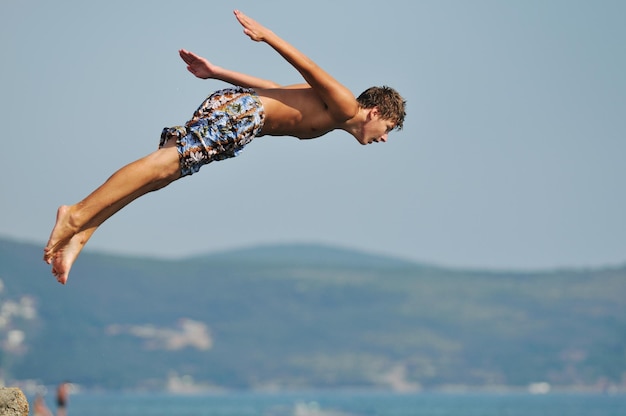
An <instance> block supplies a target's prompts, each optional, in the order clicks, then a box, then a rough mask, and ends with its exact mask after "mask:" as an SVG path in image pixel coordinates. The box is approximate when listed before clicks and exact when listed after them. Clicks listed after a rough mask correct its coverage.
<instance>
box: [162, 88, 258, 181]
mask: <svg viewBox="0 0 626 416" xmlns="http://www.w3.org/2000/svg"><path fill="white" fill-rule="evenodd" d="M264 120H265V111H264V110H263V105H262V104H261V100H260V99H259V97H258V95H257V94H256V92H255V91H254V90H252V89H249V88H242V87H231V88H225V89H223V90H219V91H216V92H214V93H213V94H211V95H210V96H209V97H208V98H207V99H206V100H204V102H203V103H202V104H201V105H200V107H198V109H197V110H196V112H195V113H194V114H193V117H192V118H191V120H189V121H188V122H187V123H185V125H184V126H175V127H166V128H164V129H163V132H162V133H161V140H160V142H159V147H163V146H164V145H165V144H166V143H167V142H169V141H170V140H172V139H175V140H176V145H177V148H178V155H179V157H180V173H181V176H187V175H191V174H193V173H196V172H198V171H199V170H200V167H202V165H206V164H207V163H211V162H213V161H216V160H223V159H227V158H230V157H235V156H238V155H239V153H241V151H242V150H243V148H244V146H245V145H247V144H248V143H250V142H251V141H252V139H253V138H254V137H256V136H257V135H258V134H259V133H260V132H261V128H262V127H263V121H264Z"/></svg>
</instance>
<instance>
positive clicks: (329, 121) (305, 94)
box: [255, 84, 339, 139]
mask: <svg viewBox="0 0 626 416" xmlns="http://www.w3.org/2000/svg"><path fill="white" fill-rule="evenodd" d="M255 91H256V92H257V94H258V95H259V97H260V99H261V102H262V103H263V107H264V109H265V123H264V125H263V129H262V132H261V134H262V135H270V136H295V137H298V138H300V139H311V138H314V137H319V136H322V135H324V134H325V133H328V132H329V131H331V130H334V129H336V128H337V127H338V126H339V123H338V122H337V121H336V120H334V119H333V118H332V117H331V115H330V112H329V111H328V106H327V105H326V104H325V103H324V101H322V99H321V97H320V96H319V95H318V94H317V93H316V92H315V90H313V89H312V88H311V87H310V86H309V85H308V84H300V85H293V86H289V87H281V88H271V89H263V88H256V89H255Z"/></svg>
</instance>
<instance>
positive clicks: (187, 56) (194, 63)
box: [178, 49, 217, 79]
mask: <svg viewBox="0 0 626 416" xmlns="http://www.w3.org/2000/svg"><path fill="white" fill-rule="evenodd" d="M178 54H179V55H180V57H181V58H182V59H183V61H185V63H186V64H187V69H188V70H189V72H191V73H192V74H194V75H195V76H197V77H198V78H202V79H207V78H214V76H215V73H216V70H217V67H216V66H215V65H213V64H212V63H211V62H209V61H208V60H206V59H205V58H203V57H201V56H198V55H196V54H195V53H193V52H189V51H187V50H185V49H181V50H179V51H178Z"/></svg>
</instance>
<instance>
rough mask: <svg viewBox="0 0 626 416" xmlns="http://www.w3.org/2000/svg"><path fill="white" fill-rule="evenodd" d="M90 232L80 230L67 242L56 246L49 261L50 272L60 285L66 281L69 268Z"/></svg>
mask: <svg viewBox="0 0 626 416" xmlns="http://www.w3.org/2000/svg"><path fill="white" fill-rule="evenodd" d="M90 234H91V232H90V230H88V231H83V232H80V233H78V234H76V235H74V237H72V238H71V239H70V241H69V243H67V244H66V245H64V246H62V247H57V249H56V250H55V253H54V254H53V257H52V258H51V261H50V262H51V263H52V274H53V275H54V276H56V278H57V281H58V282H59V283H61V284H62V285H64V284H65V283H66V282H67V278H68V277H69V274H70V269H71V268H72V265H73V264H74V262H75V261H76V259H77V258H78V255H79V254H80V252H81V250H82V249H83V247H84V246H85V243H86V242H87V240H89V236H90Z"/></svg>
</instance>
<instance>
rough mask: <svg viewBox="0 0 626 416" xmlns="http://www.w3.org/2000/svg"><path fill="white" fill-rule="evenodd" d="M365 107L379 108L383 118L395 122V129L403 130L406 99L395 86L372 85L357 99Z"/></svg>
mask: <svg viewBox="0 0 626 416" xmlns="http://www.w3.org/2000/svg"><path fill="white" fill-rule="evenodd" d="M356 100H357V101H358V102H359V105H361V107H363V108H374V107H376V108H378V111H379V112H380V116H381V118H383V119H386V120H391V121H393V122H394V124H395V125H394V130H401V129H402V127H403V125H404V117H405V116H406V111H405V107H406V101H405V100H404V99H403V98H402V96H400V94H398V92H397V91H396V90H394V89H393V88H390V87H387V86H382V87H370V88H368V89H366V90H365V91H363V92H362V93H361V95H359V96H358V97H357V99H356Z"/></svg>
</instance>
